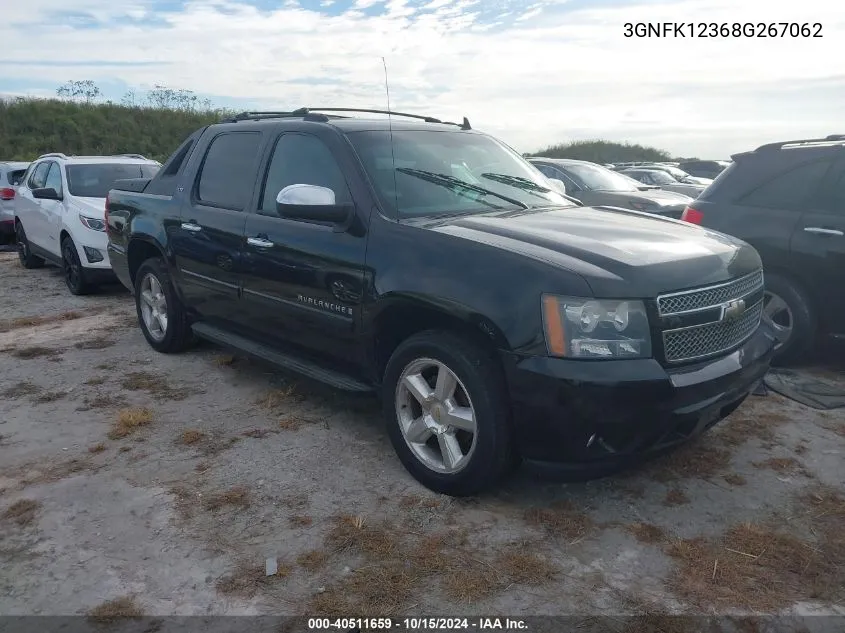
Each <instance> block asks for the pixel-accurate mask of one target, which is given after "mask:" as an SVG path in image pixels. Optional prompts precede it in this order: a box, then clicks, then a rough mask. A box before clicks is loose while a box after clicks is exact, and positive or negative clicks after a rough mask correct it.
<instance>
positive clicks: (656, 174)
mask: <svg viewBox="0 0 845 633" xmlns="http://www.w3.org/2000/svg"><path fill="white" fill-rule="evenodd" d="M648 173H649V175H651V180H652V182H654V184H656V185H671V184H672V183H676V182H678V181H677V180H675V179H674V178H672V176H670V175H669V174H667V173H666V172H665V171H658V170H656V169H655V170H654V171H650V172H648Z"/></svg>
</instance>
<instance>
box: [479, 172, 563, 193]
mask: <svg viewBox="0 0 845 633" xmlns="http://www.w3.org/2000/svg"><path fill="white" fill-rule="evenodd" d="M481 177H482V178H489V179H490V180H494V181H496V182H500V183H502V184H503V185H510V186H511V187H517V188H519V189H523V190H525V191H532V192H534V191H539V192H541V193H551V192H552V191H554V190H553V189H549V188H548V187H543V186H541V185H538V184H537V183H536V182H534V181H533V180H529V179H528V178H523V177H522V176H509V175H508V174H490V173H486V174H481Z"/></svg>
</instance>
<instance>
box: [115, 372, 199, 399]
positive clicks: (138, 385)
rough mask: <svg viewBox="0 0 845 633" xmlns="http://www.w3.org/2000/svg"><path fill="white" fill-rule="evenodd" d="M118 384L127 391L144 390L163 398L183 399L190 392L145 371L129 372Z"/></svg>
mask: <svg viewBox="0 0 845 633" xmlns="http://www.w3.org/2000/svg"><path fill="white" fill-rule="evenodd" d="M120 385H121V386H122V387H123V388H124V389H127V390H129V391H146V392H147V393H148V394H150V395H152V396H156V397H158V398H161V399H164V400H184V399H185V398H187V397H188V396H189V395H191V393H192V392H191V391H190V390H188V389H185V388H176V387H173V386H171V385H170V384H169V381H168V380H167V379H166V378H163V377H161V376H159V375H157V374H153V373H150V372H146V371H133V372H129V373H128V374H126V377H125V378H124V379H123V381H122V382H121V383H120Z"/></svg>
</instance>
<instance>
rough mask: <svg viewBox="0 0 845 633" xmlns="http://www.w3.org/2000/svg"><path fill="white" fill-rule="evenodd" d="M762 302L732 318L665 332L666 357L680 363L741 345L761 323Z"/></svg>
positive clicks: (664, 349) (670, 360)
mask: <svg viewBox="0 0 845 633" xmlns="http://www.w3.org/2000/svg"><path fill="white" fill-rule="evenodd" d="M762 314H763V302H762V300H761V301H758V302H757V303H755V304H754V305H753V306H751V307H750V308H748V309H746V311H745V313H744V314H743V315H742V316H741V317H739V318H738V319H735V320H733V321H716V322H714V323H707V324H706V325H696V326H692V327H689V328H684V329H682V330H669V331H666V332H664V333H663V351H664V354H665V356H666V360H667V361H669V362H671V363H678V362H681V361H685V360H693V359H696V358H705V357H707V356H712V355H714V354H718V353H720V352H726V351H728V350H729V349H731V348H733V347H735V346H737V345H739V344H740V343H742V342H743V341H744V340H745V339H747V338H748V337H749V336H751V335H752V334H753V333H754V330H756V329H757V326H758V325H760V317H761V315H762Z"/></svg>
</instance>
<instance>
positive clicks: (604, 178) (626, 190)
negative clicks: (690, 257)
mask: <svg viewBox="0 0 845 633" xmlns="http://www.w3.org/2000/svg"><path fill="white" fill-rule="evenodd" d="M528 160H529V161H530V162H531V164H533V165H534V166H535V167H536V168H537V169H539V170H540V171H541V172H542V173H543V175H545V176H546V177H547V178H552V179H555V180H560V181H562V182H563V183H564V185H565V186H566V194H567V195H569V196H571V197H573V198H575V199H577V200H578V201H579V202H581V203H582V204H584V205H585V206H588V207H595V206H602V205H604V206H611V207H621V208H623V209H633V210H635V211H644V212H646V213H654V214H657V215H663V216H666V217H670V218H675V219H680V217H681V214H682V213H683V212H684V209H685V208H686V206H687V204H689V203H690V202H692V200H693V199H692V198H691V197H690V196H685V195H683V194H680V193H675V192H673V191H662V190H660V189H650V188H648V189H646V190H645V191H643V190H642V188H643V185H640V183H638V182H637V181H635V180H633V179H632V178H630V177H628V176H624V175H622V174H619V173H616V172H615V171H611V170H610V169H607V168H606V167H603V166H601V165H597V164H596V163H589V162H587V161H583V160H572V159H568V158H542V157H529V158H528ZM638 185H639V186H638Z"/></svg>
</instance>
